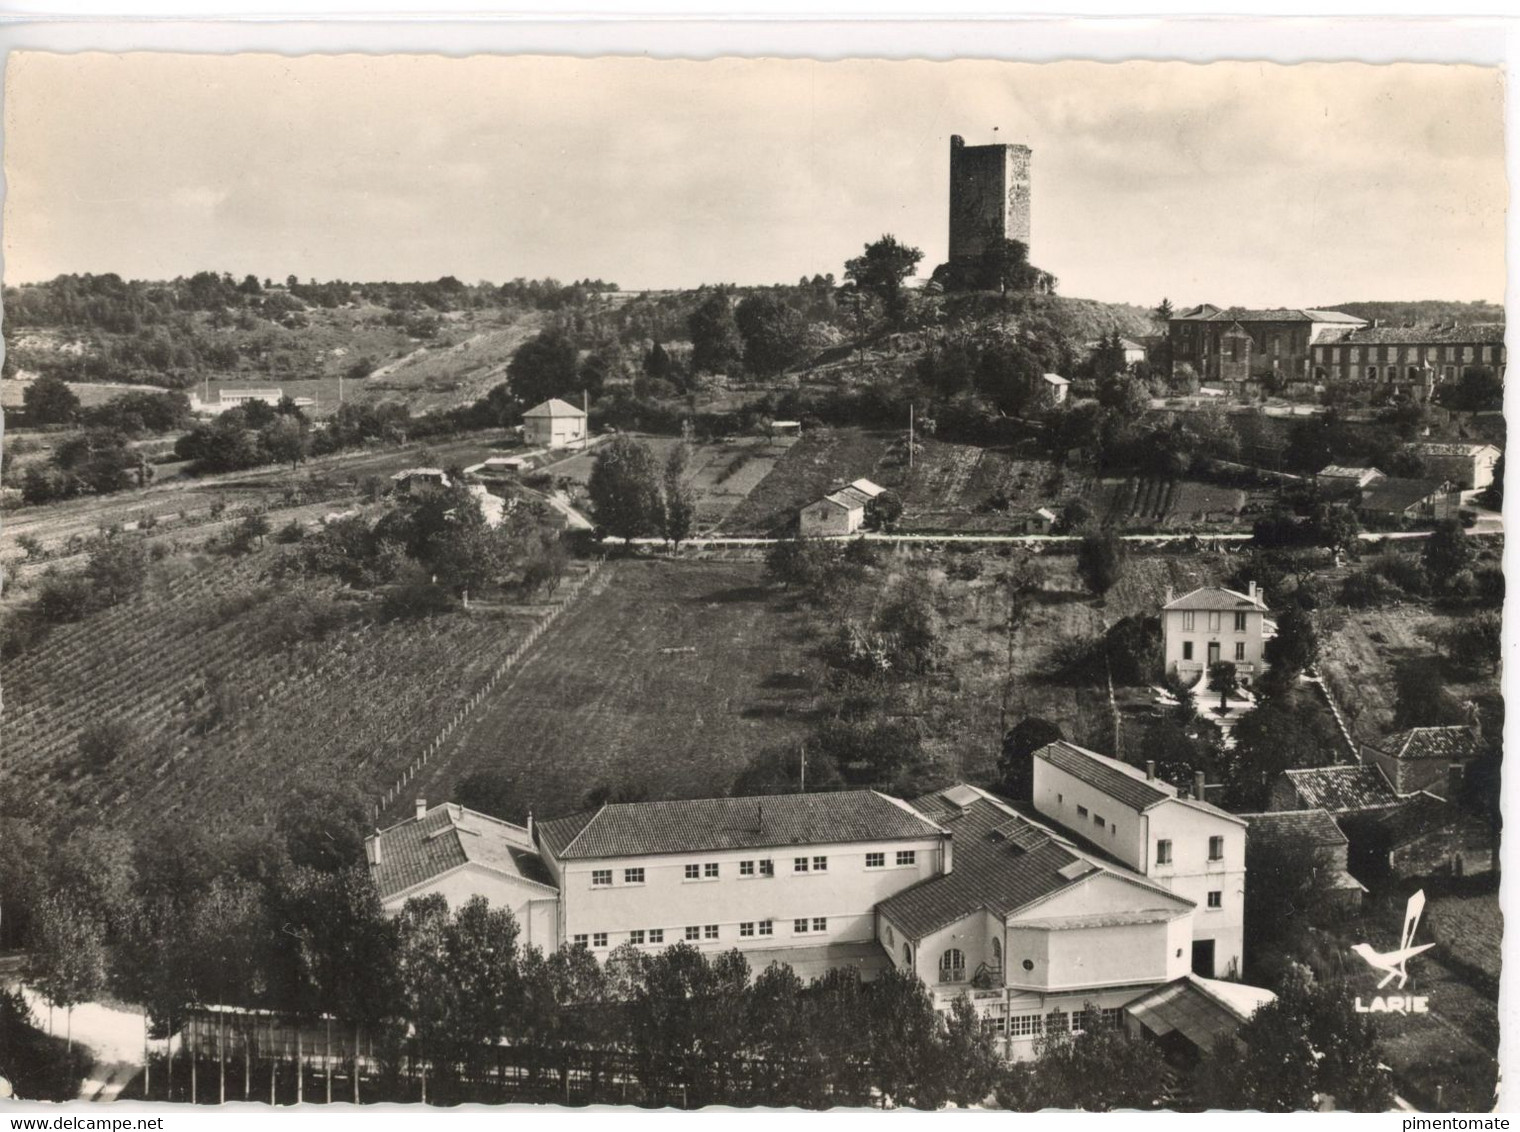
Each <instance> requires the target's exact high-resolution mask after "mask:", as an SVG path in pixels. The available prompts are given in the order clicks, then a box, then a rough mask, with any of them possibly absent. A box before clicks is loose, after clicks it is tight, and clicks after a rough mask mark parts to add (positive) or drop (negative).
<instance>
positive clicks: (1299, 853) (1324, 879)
mask: <svg viewBox="0 0 1520 1132" xmlns="http://www.w3.org/2000/svg"><path fill="white" fill-rule="evenodd" d="M1270 828H1271V827H1266V828H1263V829H1257V828H1254V827H1253V828H1252V830H1251V836H1250V837H1248V838H1247V839H1246V870H1247V872H1248V873H1249V874H1250V877H1251V883H1250V884H1248V885H1246V893H1245V940H1246V964H1247V967H1248V968H1249V969H1250V970H1251V971H1253V972H1256V973H1257V974H1258V975H1260V974H1261V973H1263V972H1265V971H1267V970H1268V969H1270V967H1271V966H1272V963H1271V960H1272V959H1274V958H1277V957H1280V956H1282V955H1291V954H1293V953H1294V952H1295V951H1296V944H1297V943H1298V941H1300V940H1302V939H1303V938H1304V937H1305V936H1306V934H1307V931H1308V928H1309V926H1310V925H1311V924H1312V923H1314V922H1315V920H1316V919H1317V918H1318V917H1319V916H1320V915H1321V914H1322V913H1323V912H1324V911H1325V910H1326V909H1327V907H1328V902H1329V899H1330V897H1331V895H1332V889H1331V887H1330V881H1331V878H1332V877H1334V875H1335V870H1334V868H1333V865H1334V862H1333V861H1332V860H1331V859H1330V853H1329V851H1328V850H1327V849H1325V848H1323V847H1321V846H1319V845H1316V844H1315V843H1313V842H1311V841H1307V840H1304V839H1301V838H1294V837H1281V836H1276V835H1274V834H1272V833H1269V832H1268V830H1269V829H1270Z"/></svg>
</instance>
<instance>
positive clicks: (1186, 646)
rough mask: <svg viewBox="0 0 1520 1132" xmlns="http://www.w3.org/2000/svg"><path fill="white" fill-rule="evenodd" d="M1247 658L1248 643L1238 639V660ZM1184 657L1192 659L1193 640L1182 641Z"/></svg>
mask: <svg viewBox="0 0 1520 1132" xmlns="http://www.w3.org/2000/svg"><path fill="white" fill-rule="evenodd" d="M1213 643H1215V644H1218V642H1217V641H1215V642H1213ZM1245 658H1246V643H1245V642H1244V641H1236V642H1235V659H1236V660H1244V659H1245ZM1182 659H1183V660H1192V659H1193V642H1192V641H1183V642H1182Z"/></svg>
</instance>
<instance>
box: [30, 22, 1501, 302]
mask: <svg viewBox="0 0 1520 1132" xmlns="http://www.w3.org/2000/svg"><path fill="white" fill-rule="evenodd" d="M1503 98H1504V95H1503V85H1502V75H1501V72H1500V71H1498V70H1497V69H1489V68H1481V67H1474V66H1463V65H1439V64H1397V65H1372V64H1363V63H1320V64H1299V65H1296V66H1285V65H1280V64H1272V63H1212V64H1207V65H1199V64H1192V63H1157V62H1131V63H1119V64H1112V63H1088V62H1061V63H1006V62H995V61H970V60H966V61H956V62H949V63H943V62H927V61H921V62H915V61H886V60H850V61H843V62H815V61H810V60H781V59H769V60H747V59H719V60H715V61H708V62H695V61H679V60H655V59H647V58H601V59H574V58H567V57H512V56H475V57H470V58H464V59H457V58H453V59H451V58H443V57H438V56H425V55H389V56H359V55H348V56H341V55H340V56H299V57H293V58H288V57H282V56H276V55H229V56H216V55H172V54H155V53H147V52H143V53H137V54H124V55H104V54H76V55H50V54H42V53H18V54H15V55H12V56H11V58H10V60H9V63H8V67H7V76H6V106H5V128H6V136H5V175H6V201H5V218H4V249H5V264H4V279H5V282H6V283H7V284H15V283H21V282H30V281H36V280H41V279H47V278H51V277H52V276H54V275H57V274H60V273H65V272H80V273H83V272H94V273H101V272H116V273H117V274H119V275H122V276H124V277H127V278H153V279H163V278H172V277H174V276H177V275H188V274H190V273H192V272H194V271H197V270H203V269H211V270H216V271H230V272H232V273H234V274H236V275H237V276H239V277H241V276H243V275H244V274H247V273H249V272H252V273H253V274H255V275H258V276H259V277H260V278H264V277H269V278H275V279H284V278H285V277H286V276H287V275H290V274H295V275H297V276H299V277H300V278H302V279H303V280H304V279H307V278H317V279H331V278H342V279H348V280H364V281H369V280H383V279H390V280H412V279H434V278H438V277H439V276H442V275H453V276H455V277H457V278H459V279H462V280H465V281H466V282H475V281H478V280H482V279H485V280H491V281H494V282H501V281H503V280H506V279H510V278H514V277H518V276H524V277H529V278H538V277H543V276H554V277H556V278H559V279H562V280H567V281H568V280H570V279H575V278H586V277H590V278H601V279H606V280H610V281H615V282H617V283H618V284H620V285H621V286H623V287H624V288H625V289H645V288H675V287H692V286H696V285H698V284H701V283H719V282H729V283H738V284H765V283H775V282H787V283H790V282H795V281H796V280H797V279H798V278H799V277H800V276H804V275H807V276H811V275H813V274H815V273H829V272H832V273H834V274H835V275H836V276H842V275H843V271H844V262H845V260H846V259H848V258H849V257H851V256H854V255H858V254H859V253H860V251H861V248H862V247H863V245H864V244H865V243H867V242H869V241H871V240H873V239H875V238H877V237H878V236H880V235H882V234H884V233H889V232H890V233H892V234H893V235H895V236H897V237H898V238H899V239H900V240H903V241H905V242H907V243H909V244H911V245H913V246H915V247H918V248H920V249H922V250H923V252H924V260H923V264H922V266H921V268H920V271H921V273H922V274H924V275H927V274H928V273H929V271H930V270H932V269H933V267H934V265H936V264H938V263H940V262H942V261H943V260H944V258H945V255H946V243H947V236H948V230H947V229H948V221H947V201H948V195H949V189H948V181H949V144H950V136H951V135H952V134H960V135H962V136H964V137H965V139H966V141H967V143H968V144H973V145H975V144H982V143H986V142H990V141H993V140H994V138H996V139H997V140H1001V141H1006V142H1017V143H1021V144H1024V145H1028V146H1030V147H1032V149H1033V151H1034V156H1033V197H1032V207H1031V212H1032V234H1031V240H1030V243H1031V259H1032V261H1033V262H1034V263H1035V264H1037V265H1038V266H1039V267H1041V268H1043V269H1044V270H1047V271H1050V272H1052V273H1054V274H1055V275H1056V276H1057V277H1059V279H1060V290H1061V293H1063V294H1066V295H1071V296H1077V297H1082V298H1092V299H1100V300H1104V301H1111V302H1134V303H1138V304H1142V305H1145V306H1153V305H1155V304H1156V303H1157V302H1158V301H1159V300H1160V299H1161V298H1162V297H1167V298H1169V299H1171V300H1172V302H1173V303H1174V304H1176V305H1177V306H1183V305H1191V304H1194V303H1198V302H1213V303H1216V304H1220V305H1244V306H1307V305H1314V304H1324V303H1331V302H1342V301H1346V302H1349V301H1353V300H1371V299H1384V300H1399V299H1419V298H1431V299H1447V300H1475V299H1482V300H1489V301H1495V302H1498V301H1502V299H1503V294H1504V281H1505V266H1504V252H1505V207H1506V204H1507V200H1508V189H1507V185H1506V181H1505V171H1504V128H1503ZM994 128H996V131H997V132H996V134H994Z"/></svg>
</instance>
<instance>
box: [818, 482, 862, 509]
mask: <svg viewBox="0 0 1520 1132" xmlns="http://www.w3.org/2000/svg"><path fill="white" fill-rule="evenodd" d="M824 498H825V499H827V500H828V501H829V502H830V503H837V504H839V505H840V506H841V507H849V508H852V509H853V508H856V507H864V506H865V505H866V504H867V503H869V502H871V498H872V497H871V496H869V495H867V494H866V493H865V492H863V491H860V490H859V489H857V488H854V487H842V488H840V489H839V490H838V491H835V492H830V493H829V494H828V495H825V496H824Z"/></svg>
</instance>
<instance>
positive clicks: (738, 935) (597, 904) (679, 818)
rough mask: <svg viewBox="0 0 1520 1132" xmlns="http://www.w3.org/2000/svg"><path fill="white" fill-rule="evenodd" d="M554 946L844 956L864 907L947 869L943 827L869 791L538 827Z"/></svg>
mask: <svg viewBox="0 0 1520 1132" xmlns="http://www.w3.org/2000/svg"><path fill="white" fill-rule="evenodd" d="M536 838H537V841H538V845H539V848H540V849H541V850H542V853H543V861H544V865H545V866H546V868H547V869H548V871H549V872H550V874H552V876H553V879H554V883H555V884H556V885H558V887H559V889H560V893H561V901H560V937H561V938H562V939H564V940H565V941H566V942H568V943H572V944H576V943H580V944H585V945H586V946H587V947H589V948H590V949H591V951H592V952H593V953H594V954H596V955H598V956H600V957H605V956H606V954H607V953H608V952H609V951H611V950H612V949H613V948H616V947H618V946H619V945H620V944H625V943H632V944H635V945H638V946H646V947H655V948H658V947H661V946H665V945H668V944H672V943H676V942H682V941H684V942H687V943H690V944H691V945H692V946H694V947H697V948H699V949H701V950H704V951H728V950H730V949H731V948H738V949H739V950H740V951H744V952H746V953H750V952H756V953H764V954H765V955H766V957H767V960H768V959H769V958H770V957H773V956H774V955H776V954H777V953H784V952H785V951H787V950H789V949H799V950H807V951H809V952H816V951H817V950H818V949H819V948H840V947H844V948H849V947H850V946H852V945H860V944H869V943H870V941H871V940H872V938H873V937H874V935H875V924H876V906H877V905H878V904H879V903H880V902H881V901H883V900H885V899H887V898H888V897H890V896H892V895H894V894H896V893H898V892H900V891H902V890H903V889H905V888H908V887H910V886H911V885H914V884H917V883H919V882H920V881H922V880H924V879H926V878H928V877H931V876H937V875H939V874H940V873H943V872H945V871H947V870H948V869H949V868H950V867H951V863H952V862H951V855H952V848H951V840H950V835H949V832H948V831H947V830H945V829H943V828H941V827H940V826H939V825H937V824H935V823H934V822H933V821H930V820H929V819H928V818H926V817H924V815H922V814H920V813H919V812H918V811H917V810H915V809H913V808H912V807H911V806H909V805H908V804H907V803H906V802H903V801H900V800H898V799H896V798H891V797H888V796H887V795H885V794H880V793H877V792H875V791H871V790H854V791H839V792H835V793H826V794H782V795H774V796H769V797H761V798H698V799H691V800H685V801H670V802H640V803H629V804H624V805H607V806H603V807H602V808H601V809H599V810H594V811H588V812H586V813H582V814H577V815H574V816H572V817H567V818H559V819H556V820H553V821H544V822H540V823H538V826H537V828H536Z"/></svg>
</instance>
